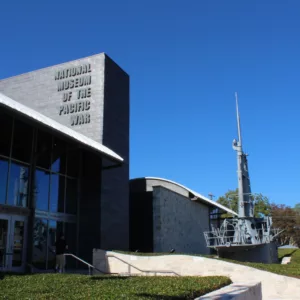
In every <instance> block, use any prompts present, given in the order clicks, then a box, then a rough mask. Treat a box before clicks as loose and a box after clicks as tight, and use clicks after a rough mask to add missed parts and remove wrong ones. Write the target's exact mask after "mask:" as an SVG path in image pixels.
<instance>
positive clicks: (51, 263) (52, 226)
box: [48, 220, 56, 269]
mask: <svg viewBox="0 0 300 300" xmlns="http://www.w3.org/2000/svg"><path fill="white" fill-rule="evenodd" d="M48 241H49V243H48V269H54V268H55V250H56V249H55V243H56V221H53V220H50V221H49V237H48Z"/></svg>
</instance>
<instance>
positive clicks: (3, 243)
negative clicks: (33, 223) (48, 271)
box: [0, 214, 27, 272]
mask: <svg viewBox="0 0 300 300" xmlns="http://www.w3.org/2000/svg"><path fill="white" fill-rule="evenodd" d="M26 231H27V217H24V216H15V215H5V214H0V271H6V272H7V271H9V272H24V271H25V263H26V236H27V235H26Z"/></svg>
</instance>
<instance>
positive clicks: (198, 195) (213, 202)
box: [132, 177, 238, 216]
mask: <svg viewBox="0 0 300 300" xmlns="http://www.w3.org/2000/svg"><path fill="white" fill-rule="evenodd" d="M144 178H145V179H149V180H159V181H165V182H167V183H171V184H174V185H177V186H179V187H181V188H183V189H185V190H186V191H188V192H190V193H191V194H193V195H195V196H196V197H197V200H198V199H200V200H202V201H203V202H204V203H206V204H209V205H211V206H215V207H216V208H220V209H222V210H223V211H226V212H228V213H230V214H233V215H235V216H237V215H238V214H237V213H236V212H234V211H233V210H231V209H229V208H227V207H226V206H223V205H221V204H219V203H218V202H216V201H213V200H210V199H208V198H206V197H204V196H203V195H201V194H199V193H197V192H195V191H193V190H191V189H189V188H187V187H186V186H184V185H181V184H179V183H177V182H175V181H171V180H168V179H164V178H159V177H144ZM135 179H139V178H135ZM135 179H132V180H135ZM192 201H193V200H192Z"/></svg>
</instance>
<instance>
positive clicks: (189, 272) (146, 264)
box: [93, 249, 300, 300]
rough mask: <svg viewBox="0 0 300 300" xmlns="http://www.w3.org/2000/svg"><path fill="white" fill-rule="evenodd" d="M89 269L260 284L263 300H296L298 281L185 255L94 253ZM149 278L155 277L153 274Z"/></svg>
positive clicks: (299, 295) (100, 251)
mask: <svg viewBox="0 0 300 300" xmlns="http://www.w3.org/2000/svg"><path fill="white" fill-rule="evenodd" d="M93 265H94V266H95V267H96V268H98V269H100V270H103V271H106V272H107V271H109V272H113V273H127V274H131V275H149V273H148V274H147V272H145V271H150V270H151V271H153V272H155V271H156V272H157V273H158V274H156V275H164V276H166V274H162V273H161V272H160V271H163V270H166V271H173V272H174V273H176V274H179V275H181V276H215V275H219V276H227V277H229V278H231V280H232V281H233V283H240V282H243V283H253V282H261V285H262V295H263V299H268V300H271V299H272V300H276V299H286V300H287V299H289V300H297V299H299V300H300V280H299V279H296V278H292V277H287V276H282V275H277V274H273V273H270V272H266V271H261V270H258V269H254V268H250V267H247V266H243V265H239V264H234V263H229V262H225V261H221V260H216V259H209V258H205V257H198V256H189V255H164V256H134V255H126V254H120V253H116V252H111V251H107V252H106V251H102V250H97V249H95V250H94V253H93ZM153 275H155V274H154V273H153Z"/></svg>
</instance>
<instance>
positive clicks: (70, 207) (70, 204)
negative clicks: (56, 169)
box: [66, 178, 77, 215]
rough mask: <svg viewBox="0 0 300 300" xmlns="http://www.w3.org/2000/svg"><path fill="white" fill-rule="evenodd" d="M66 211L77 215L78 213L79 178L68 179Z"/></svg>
mask: <svg viewBox="0 0 300 300" xmlns="http://www.w3.org/2000/svg"><path fill="white" fill-rule="evenodd" d="M66 213H67V214H73V215H76V213H77V180H76V179H70V178H68V179H67V187H66Z"/></svg>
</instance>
